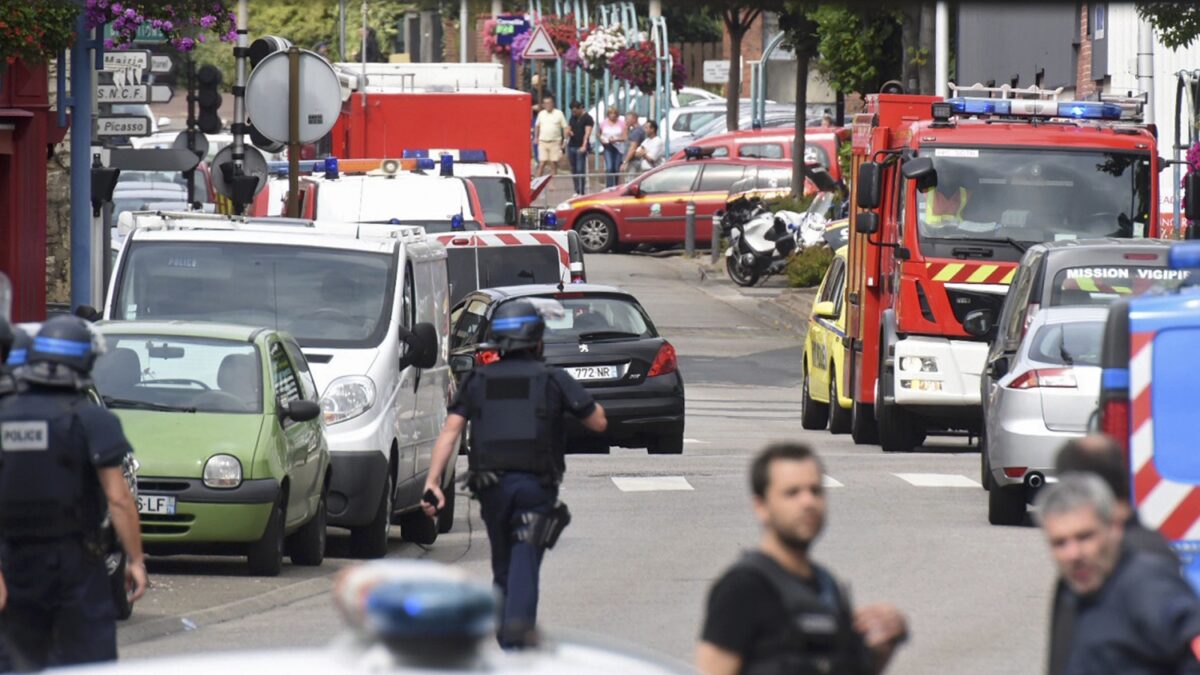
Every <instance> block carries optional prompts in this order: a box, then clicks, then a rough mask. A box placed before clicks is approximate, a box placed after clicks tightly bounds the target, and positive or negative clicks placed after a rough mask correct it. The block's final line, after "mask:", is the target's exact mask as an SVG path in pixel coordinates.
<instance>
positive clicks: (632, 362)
mask: <svg viewBox="0 0 1200 675" xmlns="http://www.w3.org/2000/svg"><path fill="white" fill-rule="evenodd" d="M532 298H547V299H551V300H555V301H557V302H558V303H559V304H561V305H562V307H563V310H564V311H563V316H562V317H561V318H549V319H547V321H546V336H545V340H544V341H545V351H544V356H545V358H546V362H547V363H550V364H552V365H555V366H558V367H560V368H563V369H565V370H566V371H567V372H568V373H570V374H571V375H572V376H573V377H574V378H575V379H576V380H578V381H579V382H580V383H582V384H583V386H584V387H586V388H587V389H588V391H590V392H591V394H592V396H594V397H595V398H596V400H597V401H598V402H599V403H600V404H601V405H603V406H604V411H605V414H606V416H607V417H608V431H607V432H606V433H605V435H604V437H602V438H601V437H597V436H596V435H595V434H593V433H591V432H589V431H587V430H585V429H584V428H583V427H582V425H579V424H577V423H569V424H568V425H567V427H568V430H569V435H570V443H569V445H568V450H569V451H573V452H588V451H596V450H600V451H606V450H607V449H608V447H609V446H613V445H616V446H620V447H626V448H647V449H648V450H649V452H651V453H653V454H678V453H681V452H683V418H684V393H683V377H682V376H681V375H680V373H679V364H678V362H677V360H676V357H675V348H674V347H672V346H671V343H670V342H667V341H666V340H665V339H664V338H663V337H662V336H660V335H659V334H658V331H657V330H656V329H655V328H654V323H653V322H651V321H650V317H649V315H647V314H646V310H645V309H643V308H642V306H641V304H640V303H638V301H637V298H635V297H633V296H632V295H630V294H629V293H626V292H625V291H622V290H620V289H618V288H614V287H611V286H599V285H595V284H572V285H570V286H567V287H565V288H563V289H562V290H560V288H559V287H558V286H551V285H543V284H537V285H534V284H530V285H525V286H508V287H504V288H488V289H481V290H478V291H474V292H472V293H471V294H469V295H467V296H466V297H465V298H463V299H462V301H461V302H459V303H458V304H457V305H455V306H454V309H453V310H452V311H451V314H450V322H451V326H452V329H451V334H450V368H451V369H452V370H453V371H454V373H455V376H456V377H461V376H462V375H463V374H465V373H466V372H467V371H469V370H470V369H471V368H474V367H477V366H484V365H486V364H488V363H492V362H494V361H495V360H497V359H499V353H498V352H497V351H496V349H495V347H494V345H493V344H492V343H491V334H490V326H491V317H492V315H493V314H494V313H495V311H496V308H497V307H499V306H500V305H503V304H504V303H506V302H511V301H513V300H517V299H532Z"/></svg>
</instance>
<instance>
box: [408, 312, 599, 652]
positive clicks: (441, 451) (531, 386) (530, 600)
mask: <svg viewBox="0 0 1200 675" xmlns="http://www.w3.org/2000/svg"><path fill="white" fill-rule="evenodd" d="M542 302H543V303H544V307H543V311H546V310H549V311H553V309H554V308H553V307H552V305H557V303H552V301H551V303H552V305H551V304H549V303H546V302H545V301H542ZM557 309H558V311H560V312H561V306H559V307H557ZM545 330H546V324H545V320H544V319H543V317H542V315H541V312H540V311H539V309H538V307H537V306H535V305H534V303H533V302H531V301H529V300H524V299H519V300H512V301H509V302H506V303H504V304H503V305H501V306H500V307H498V308H497V309H496V312H495V315H494V316H493V318H492V328H491V331H492V334H491V337H492V340H493V341H494V342H496V343H497V344H498V346H499V348H500V353H501V359H500V361H498V362H496V363H493V364H491V365H488V366H484V367H477V368H475V369H474V370H473V371H471V372H470V373H468V374H467V376H466V377H465V378H464V379H463V382H462V385H461V387H460V388H459V391H458V395H457V396H456V398H455V399H454V401H453V402H451V404H450V408H449V413H450V414H449V415H448V416H447V418H446V424H445V426H444V427H443V428H442V433H441V435H440V436H439V437H438V440H437V445H436V446H435V447H434V451H433V459H432V461H431V464H430V469H429V477H428V478H427V479H426V482H425V489H426V497H427V501H426V503H425V505H424V507H425V512H426V513H427V514H428V515H429V516H431V517H432V516H434V515H436V513H437V511H438V510H439V509H440V508H442V506H443V505H445V497H444V495H443V494H442V491H441V487H440V486H441V482H442V472H443V471H444V470H445V468H446V465H447V464H448V463H449V462H450V461H451V459H452V457H453V456H454V453H455V450H456V449H457V448H458V439H459V436H460V435H461V434H462V432H463V429H464V428H465V427H466V424H467V422H468V421H469V422H470V423H471V448H470V454H469V455H468V462H469V465H470V473H471V480H470V482H469V483H468V485H470V487H471V489H472V490H473V491H474V492H475V495H476V496H477V497H478V498H479V502H480V510H481V511H482V512H483V519H484V522H485V523H486V524H487V532H488V541H489V543H490V544H491V548H492V576H493V580H494V582H495V584H496V586H497V588H499V589H500V591H501V592H502V593H503V595H504V604H503V611H502V613H501V621H500V635H499V641H500V645H501V646H502V647H505V648H520V647H524V646H529V645H531V644H533V643H534V641H535V640H536V633H535V627H536V619H537V599H538V570H539V568H540V566H541V562H542V554H543V552H544V550H545V549H546V548H548V547H550V546H553V545H554V541H555V540H556V539H557V537H558V534H559V533H560V532H561V531H562V528H563V527H565V525H566V522H568V521H569V518H570V516H569V513H567V512H566V508H565V506H563V505H562V504H561V503H560V502H558V484H559V482H560V481H561V479H562V474H563V471H564V469H565V464H564V462H563V457H562V456H563V443H564V430H563V414H564V413H570V414H572V415H574V416H575V417H576V418H578V419H579V420H580V421H581V422H582V423H583V426H585V427H586V428H588V429H590V430H591V431H594V432H597V433H600V432H603V431H604V430H605V429H606V428H607V426H608V421H607V419H606V418H605V416H604V409H603V408H602V407H600V405H599V404H598V403H596V402H595V401H594V400H592V396H591V394H589V393H588V392H587V390H586V389H584V388H583V387H582V386H581V385H580V384H579V383H578V382H576V381H575V380H574V379H573V378H572V377H571V376H570V375H568V374H567V372H566V371H564V370H562V369H561V368H556V367H553V366H549V365H547V364H546V363H545V362H543V360H542V357H541V352H542V335H543V334H544V332H545ZM430 493H432V494H430ZM430 497H431V498H432V499H428V498H430ZM431 502H432V503H431Z"/></svg>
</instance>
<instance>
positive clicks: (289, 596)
mask: <svg viewBox="0 0 1200 675" xmlns="http://www.w3.org/2000/svg"><path fill="white" fill-rule="evenodd" d="M332 587H333V577H332V576H327V577H320V578H317V579H306V580H304V581H300V582H297V583H294V584H291V585H288V586H284V587H283V588H275V589H272V590H269V591H267V592H265V593H260V594H258V595H255V596H253V597H249V598H243V599H241V600H235V601H233V602H228V603H225V604H224V605H217V606H215V607H207V608H205V609H202V610H198V611H195V612H189V613H188V614H187V616H167V617H163V618H161V619H154V620H152V621H147V622H146V623H141V624H136V625H133V626H128V627H119V628H118V630H117V644H118V646H128V645H133V644H137V643H139V642H146V641H148V640H156V639H160V638H164V637H167V636H169V635H174V634H177V633H186V632H188V631H191V630H196V629H197V628H203V627H204V626H212V625H214V624H218V623H224V622H226V621H233V620H234V619H240V618H242V617H246V616H250V615H251V614H258V613H260V612H265V611H267V610H271V609H274V608H276V607H281V606H283V605H290V604H292V603H294V602H299V601H301V600H306V599H308V598H311V597H313V596H317V595H321V594H322V593H327V592H329V590H330V589H331V588H332ZM134 611H136V609H135V610H134Z"/></svg>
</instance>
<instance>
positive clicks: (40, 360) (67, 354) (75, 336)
mask: <svg viewBox="0 0 1200 675" xmlns="http://www.w3.org/2000/svg"><path fill="white" fill-rule="evenodd" d="M95 362H96V349H95V347H94V345H93V344H92V331H91V329H89V328H88V324H87V322H86V321H84V320H83V319H80V318H78V317H74V316H56V317H54V318H52V319H49V320H47V321H46V322H45V323H43V324H42V328H41V330H39V331H38V334H37V336H36V337H35V338H33V344H32V345H30V346H29V351H28V354H27V355H26V359H25V363H26V366H25V369H24V371H23V376H24V377H25V379H27V380H29V381H30V382H34V383H37V384H43V385H47V386H72V387H77V386H79V384H80V378H84V379H86V378H87V377H88V376H89V375H90V374H91V372H92V364H94V363H95Z"/></svg>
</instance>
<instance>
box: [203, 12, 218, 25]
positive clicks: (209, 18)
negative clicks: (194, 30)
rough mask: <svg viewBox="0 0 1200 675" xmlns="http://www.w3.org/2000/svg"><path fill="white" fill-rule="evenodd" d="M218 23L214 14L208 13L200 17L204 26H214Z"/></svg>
mask: <svg viewBox="0 0 1200 675" xmlns="http://www.w3.org/2000/svg"><path fill="white" fill-rule="evenodd" d="M215 25H217V17H215V16H213V15H212V14H206V15H204V16H202V17H200V26H201V27H203V28H212V27H213V26H215Z"/></svg>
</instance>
